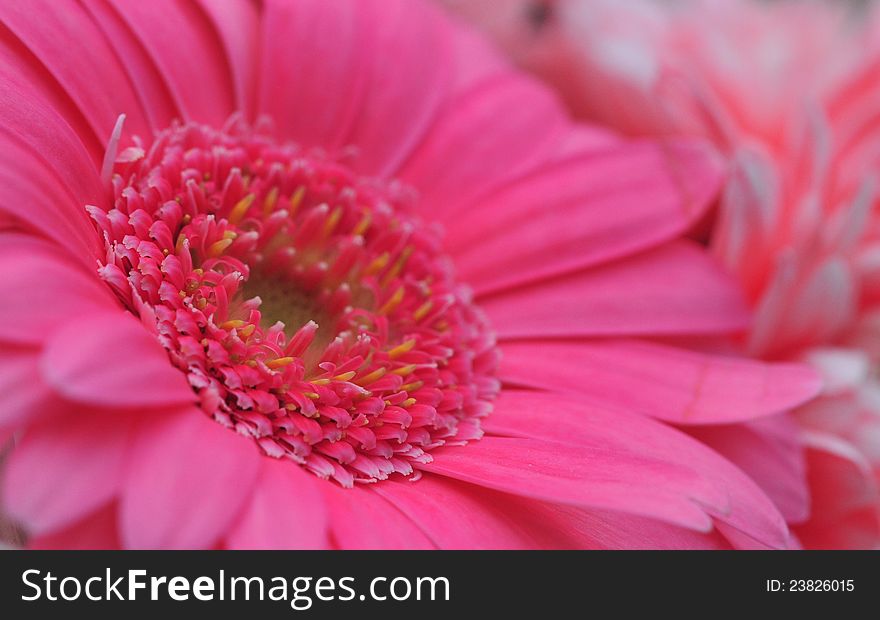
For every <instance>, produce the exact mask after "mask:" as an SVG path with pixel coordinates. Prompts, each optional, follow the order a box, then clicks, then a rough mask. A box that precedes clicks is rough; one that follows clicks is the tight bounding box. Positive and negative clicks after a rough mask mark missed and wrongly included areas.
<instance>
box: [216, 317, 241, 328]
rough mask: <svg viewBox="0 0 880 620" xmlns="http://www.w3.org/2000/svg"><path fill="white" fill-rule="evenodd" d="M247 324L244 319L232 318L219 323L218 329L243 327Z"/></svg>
mask: <svg viewBox="0 0 880 620" xmlns="http://www.w3.org/2000/svg"><path fill="white" fill-rule="evenodd" d="M245 325H247V323H246V322H245V321H242V320H240V319H233V320H231V321H226V322H225V323H221V324H220V329H237V328H239V327H244V326H245Z"/></svg>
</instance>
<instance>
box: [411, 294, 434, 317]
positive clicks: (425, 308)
mask: <svg viewBox="0 0 880 620" xmlns="http://www.w3.org/2000/svg"><path fill="white" fill-rule="evenodd" d="M433 307H434V302H433V301H431V300H430V299H429V300H428V301H426V302H425V303H423V304H422V305H421V306H419V307H418V308H416V311H415V312H413V318H414V319H415V320H416V321H421V320H422V319H423V318H425V316H427V314H428V313H429V312H430V311H431V308H433Z"/></svg>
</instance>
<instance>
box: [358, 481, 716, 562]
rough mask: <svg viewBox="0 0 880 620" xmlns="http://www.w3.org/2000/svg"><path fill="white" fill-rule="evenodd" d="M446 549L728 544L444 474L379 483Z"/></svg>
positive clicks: (378, 490) (389, 497)
mask: <svg viewBox="0 0 880 620" xmlns="http://www.w3.org/2000/svg"><path fill="white" fill-rule="evenodd" d="M374 490H375V491H376V493H378V494H379V495H381V496H382V497H384V498H386V499H387V500H388V501H389V502H390V503H391V504H393V505H394V506H396V507H397V508H398V509H399V510H401V511H402V512H403V513H404V514H406V515H407V516H408V517H410V518H411V519H413V521H414V522H416V523H417V524H418V526H419V527H420V528H421V529H422V530H423V531H424V532H425V533H426V534H427V535H428V536H429V537H430V538H431V540H432V541H433V542H434V543H435V544H436V545H437V546H438V547H440V548H441V549H604V548H622V549H646V548H649V549H656V548H678V549H695V548H699V549H704V548H723V547H724V546H725V543H724V540H723V539H721V538H720V537H719V536H718V535H717V534H702V533H696V532H692V531H690V530H686V529H683V528H677V527H675V526H671V525H667V524H665V523H661V522H659V521H654V520H652V519H645V518H641V517H634V516H630V515H625V514H622V513H612V512H603V511H597V510H580V509H577V508H573V507H570V506H558V505H553V504H546V503H543V502H538V501H535V500H532V499H525V498H522V497H517V496H514V495H509V494H506V493H499V492H496V491H492V490H490V489H485V488H481V487H478V486H473V485H470V484H465V483H461V482H458V481H455V480H451V479H448V478H444V477H441V476H430V475H429V476H424V477H423V478H422V479H421V480H419V481H418V483H415V484H412V483H409V482H391V483H388V484H382V485H376V486H375V487H374Z"/></svg>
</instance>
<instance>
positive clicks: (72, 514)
mask: <svg viewBox="0 0 880 620" xmlns="http://www.w3.org/2000/svg"><path fill="white" fill-rule="evenodd" d="M130 427H131V420H130V418H128V417H126V416H108V415H106V414H101V413H89V412H85V411H77V412H75V413H73V414H71V415H67V416H63V417H61V418H56V419H53V420H51V421H47V422H42V423H38V424H34V425H32V426H30V427H29V428H28V431H27V432H26V433H25V434H24V436H23V437H22V439H21V441H19V442H17V444H16V446H15V449H14V450H13V452H12V456H11V458H10V459H9V464H8V466H7V469H6V472H5V476H4V480H3V503H4V505H5V506H6V507H7V509H8V510H9V512H10V514H11V515H12V516H13V517H14V518H15V519H17V520H19V521H20V522H21V523H22V524H23V525H24V526H25V527H26V528H27V531H28V532H29V533H31V534H34V535H41V534H44V533H46V532H51V531H54V530H58V529H61V528H63V527H65V526H67V525H68V524H71V523H73V522H75V521H76V520H77V519H79V518H81V517H84V516H86V515H87V514H89V513H90V512H92V511H93V510H96V509H97V508H99V507H101V506H102V505H104V504H105V503H106V502H108V501H109V500H111V499H112V498H113V497H115V496H116V494H117V493H118V492H119V490H120V487H121V485H122V481H123V475H122V470H123V463H124V462H125V454H126V448H127V447H128V440H129V429H130ZM35 472H39V475H35Z"/></svg>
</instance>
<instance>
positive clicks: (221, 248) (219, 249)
mask: <svg viewBox="0 0 880 620" xmlns="http://www.w3.org/2000/svg"><path fill="white" fill-rule="evenodd" d="M230 245H232V239H220V240H219V241H215V242H214V243H212V244H211V245H209V246H208V256H209V257H211V258H217V257H218V256H220V255H221V254H223V252H225V251H226V248H228V247H229V246H230Z"/></svg>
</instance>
